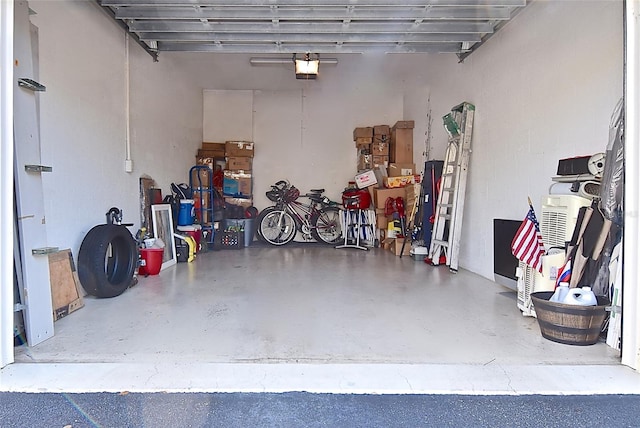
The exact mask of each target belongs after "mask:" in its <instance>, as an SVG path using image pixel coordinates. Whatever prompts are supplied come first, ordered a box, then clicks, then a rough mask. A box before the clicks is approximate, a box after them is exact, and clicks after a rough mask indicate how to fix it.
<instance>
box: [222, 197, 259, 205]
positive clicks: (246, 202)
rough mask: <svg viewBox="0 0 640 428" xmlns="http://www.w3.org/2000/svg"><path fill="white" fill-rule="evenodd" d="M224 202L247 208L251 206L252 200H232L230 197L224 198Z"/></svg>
mask: <svg viewBox="0 0 640 428" xmlns="http://www.w3.org/2000/svg"><path fill="white" fill-rule="evenodd" d="M224 202H225V203H227V204H230V205H237V206H241V207H244V208H249V207H250V206H252V205H253V199H251V198H234V197H232V196H225V197H224Z"/></svg>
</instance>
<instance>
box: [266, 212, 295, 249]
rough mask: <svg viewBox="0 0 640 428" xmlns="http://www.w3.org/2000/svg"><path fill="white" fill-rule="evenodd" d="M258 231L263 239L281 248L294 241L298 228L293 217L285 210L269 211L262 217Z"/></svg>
mask: <svg viewBox="0 0 640 428" xmlns="http://www.w3.org/2000/svg"><path fill="white" fill-rule="evenodd" d="M258 229H259V230H260V233H261V235H262V238H263V239H264V240H265V242H267V243H268V244H271V245H276V246H281V245H285V244H288V243H289V242H291V241H293V238H295V236H296V232H297V228H296V222H295V220H294V219H293V216H292V215H291V214H289V213H288V212H286V211H283V210H277V209H275V210H269V211H268V212H267V213H266V214H265V215H264V216H262V218H261V220H260V223H258Z"/></svg>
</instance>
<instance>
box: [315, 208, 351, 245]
mask: <svg viewBox="0 0 640 428" xmlns="http://www.w3.org/2000/svg"><path fill="white" fill-rule="evenodd" d="M340 211H341V209H340V208H338V207H324V208H322V209H320V210H318V211H316V212H315V213H314V214H313V215H312V216H311V220H310V221H311V226H312V228H311V236H313V239H315V240H316V241H318V242H322V243H325V244H329V245H335V244H337V243H339V242H340V241H341V240H342V239H343V238H342V226H341V223H340Z"/></svg>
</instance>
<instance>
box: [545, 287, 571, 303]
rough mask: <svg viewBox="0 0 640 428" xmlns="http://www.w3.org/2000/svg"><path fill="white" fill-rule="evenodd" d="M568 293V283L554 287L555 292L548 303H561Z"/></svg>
mask: <svg viewBox="0 0 640 428" xmlns="http://www.w3.org/2000/svg"><path fill="white" fill-rule="evenodd" d="M568 293H569V283H568V282H561V283H560V284H558V286H557V287H556V291H555V292H554V293H553V296H551V298H550V299H549V301H550V302H556V303H562V302H563V301H564V298H565V297H566V296H567V294H568Z"/></svg>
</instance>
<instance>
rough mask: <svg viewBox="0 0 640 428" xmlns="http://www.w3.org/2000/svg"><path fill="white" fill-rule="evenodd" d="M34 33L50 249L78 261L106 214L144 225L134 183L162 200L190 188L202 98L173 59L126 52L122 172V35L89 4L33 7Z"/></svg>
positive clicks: (132, 47)
mask: <svg viewBox="0 0 640 428" xmlns="http://www.w3.org/2000/svg"><path fill="white" fill-rule="evenodd" d="M30 7H31V8H32V9H33V10H34V11H35V12H36V15H35V16H32V22H33V23H34V24H35V25H36V26H37V27H38V28H39V33H40V46H39V51H40V80H41V81H42V83H43V84H44V85H45V86H46V87H47V91H46V92H44V93H43V94H42V95H41V97H40V100H41V136H42V138H41V150H42V163H43V164H44V165H50V166H52V167H53V172H52V173H47V174H44V175H43V180H44V191H45V209H46V218H47V226H48V227H47V235H48V239H49V245H53V246H59V247H60V248H71V249H72V250H73V252H74V254H75V255H77V251H78V248H79V246H80V243H81V241H82V239H83V238H84V235H85V234H86V232H87V231H88V230H89V229H90V228H91V227H93V226H94V225H96V224H99V223H104V222H105V220H106V216H105V213H106V212H107V211H108V209H109V208H110V207H112V206H116V207H119V208H121V209H122V210H123V212H124V219H123V220H124V221H125V222H133V223H135V224H136V225H135V226H134V227H133V228H132V231H133V232H134V233H135V231H136V230H137V227H139V222H140V209H139V177H140V176H141V175H142V174H148V175H150V176H151V177H152V178H154V179H155V180H156V182H157V183H158V185H159V187H160V188H162V189H163V193H167V192H169V184H170V183H171V182H172V181H185V180H187V173H188V169H187V166H188V165H190V164H191V163H192V162H193V156H194V155H195V153H196V149H197V147H198V146H199V145H200V140H201V135H202V93H201V90H200V88H196V87H195V86H192V85H191V84H190V82H189V80H188V79H184V75H183V74H182V73H181V72H180V68H179V65H178V64H176V63H175V62H174V61H172V60H171V59H170V58H168V59H165V60H164V61H163V62H161V63H153V61H152V59H151V57H150V56H149V55H148V54H146V53H145V52H144V51H143V50H142V49H141V48H140V47H139V46H138V45H136V44H135V43H134V42H130V64H131V67H130V70H131V71H130V82H131V91H130V94H131V95H130V99H131V152H132V158H133V164H134V170H133V172H132V173H127V172H125V168H124V167H125V158H126V150H125V139H126V115H125V110H126V106H125V100H126V97H125V87H126V85H125V35H124V33H123V31H122V30H121V29H120V28H119V27H118V26H117V25H116V24H115V23H114V22H113V21H112V20H111V19H110V18H109V17H108V16H107V15H106V14H104V13H103V12H102V11H101V10H100V8H99V7H97V6H96V4H95V3H94V2H67V1H55V2H50V1H34V2H30Z"/></svg>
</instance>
